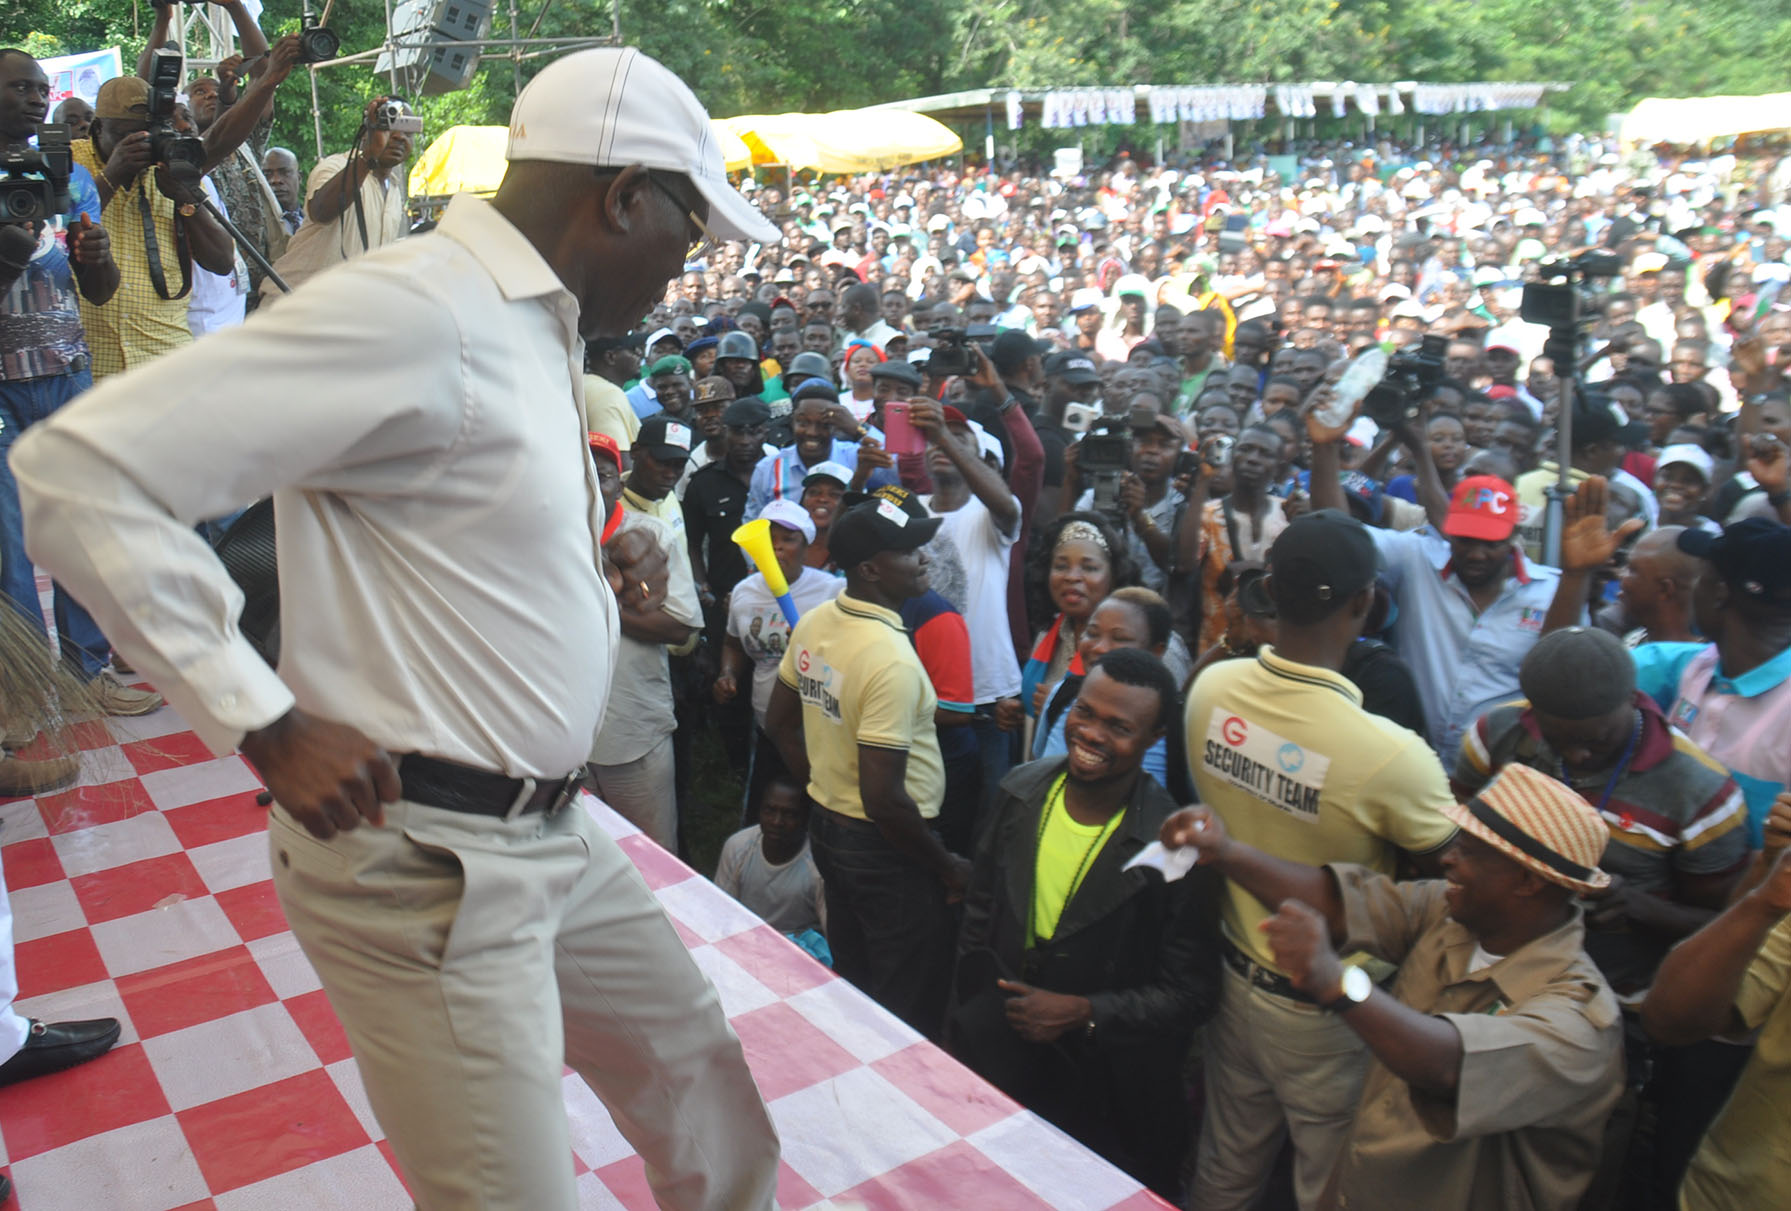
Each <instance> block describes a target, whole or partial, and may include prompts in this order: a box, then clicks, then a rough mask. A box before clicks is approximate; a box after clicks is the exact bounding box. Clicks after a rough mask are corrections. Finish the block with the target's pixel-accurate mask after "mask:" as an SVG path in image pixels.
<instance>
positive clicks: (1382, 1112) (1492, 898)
mask: <svg viewBox="0 0 1791 1211" xmlns="http://www.w3.org/2000/svg"><path fill="white" fill-rule="evenodd" d="M1448 814H1449V816H1450V817H1451V818H1452V819H1453V820H1454V821H1455V823H1456V824H1457V825H1459V826H1460V828H1461V830H1462V831H1461V833H1460V834H1459V835H1458V837H1457V839H1456V842H1455V844H1454V845H1453V846H1452V847H1451V848H1450V849H1449V850H1448V851H1447V852H1446V853H1445V854H1444V856H1443V876H1444V877H1443V878H1442V879H1440V880H1428V881H1422V882H1415V883H1395V882H1393V881H1392V880H1391V879H1388V878H1386V877H1385V876H1384V875H1379V874H1375V873H1374V872H1372V871H1370V870H1368V869H1366V868H1364V867H1360V866H1350V865H1344V864H1334V865H1329V866H1307V865H1304V864H1301V863H1298V862H1287V861H1283V860H1282V859H1279V858H1274V857H1271V856H1269V855H1268V854H1265V853H1263V852H1262V851H1260V850H1257V849H1252V848H1251V847H1249V846H1247V845H1244V844H1242V843H1241V842H1238V841H1233V840H1231V839H1230V838H1229V837H1228V836H1227V835H1226V832H1225V826H1224V824H1223V823H1221V821H1220V819H1219V817H1218V816H1216V815H1214V814H1213V813H1212V812H1211V811H1210V810H1208V809H1207V808H1204V807H1194V808H1188V809H1186V810H1184V811H1181V812H1178V813H1176V814H1175V815H1174V816H1171V817H1170V818H1169V819H1168V820H1167V821H1165V822H1164V825H1163V830H1162V841H1163V843H1164V844H1165V845H1167V846H1172V847H1181V846H1194V847H1196V848H1197V849H1198V851H1199V861H1200V862H1201V863H1203V864H1210V865H1212V866H1214V867H1216V868H1217V869H1218V871H1219V872H1220V873H1221V874H1223V875H1224V876H1225V877H1226V878H1228V879H1230V880H1231V881H1232V882H1234V883H1236V884H1237V885H1238V886H1240V887H1242V888H1243V889H1245V890H1246V891H1248V892H1249V893H1250V894H1252V895H1254V896H1255V897H1257V898H1258V899H1259V900H1261V901H1262V902H1263V904H1264V905H1266V906H1267V907H1268V908H1269V909H1270V910H1271V911H1272V912H1273V913H1274V915H1273V916H1271V917H1269V918H1268V919H1267V920H1266V921H1264V922H1263V923H1262V926H1261V928H1262V930H1263V933H1264V934H1265V935H1267V937H1268V940H1269V945H1270V946H1271V947H1272V948H1273V949H1274V952H1275V963H1276V966H1278V967H1280V968H1281V969H1282V970H1284V971H1286V972H1287V973H1288V978H1289V979H1290V980H1291V981H1292V982H1293V985H1294V987H1295V988H1297V989H1299V990H1300V991H1301V992H1303V993H1306V994H1307V995H1309V996H1311V997H1313V998H1314V999H1315V1000H1317V1002H1318V1003H1319V1005H1320V1006H1321V1007H1322V1008H1323V1009H1325V1010H1328V1011H1330V1012H1334V1013H1337V1014H1338V1015H1339V1016H1341V1017H1342V1019H1343V1021H1344V1022H1345V1023H1347V1024H1348V1025H1349V1027H1350V1028H1351V1029H1352V1030H1354V1031H1355V1032H1356V1033H1357V1034H1359V1035H1361V1036H1362V1041H1363V1042H1364V1043H1366V1044H1367V1045H1368V1049H1369V1051H1370V1052H1372V1053H1373V1055H1374V1063H1373V1064H1372V1066H1371V1067H1370V1069H1369V1073H1368V1080H1367V1083H1366V1084H1365V1086H1364V1087H1363V1090H1362V1101H1361V1103H1360V1106H1359V1108H1358V1109H1357V1111H1356V1120H1355V1124H1354V1126H1353V1127H1352V1128H1351V1131H1350V1136H1349V1140H1348V1142H1347V1144H1346V1145H1345V1147H1344V1149H1343V1152H1342V1155H1341V1156H1340V1158H1339V1160H1338V1162H1337V1168H1336V1169H1335V1170H1334V1171H1333V1172H1332V1174H1331V1178H1330V1181H1329V1183H1328V1185H1327V1187H1326V1189H1325V1192H1324V1194H1323V1196H1322V1197H1321V1198H1320V1200H1319V1205H1320V1206H1321V1207H1338V1208H1342V1207H1357V1208H1383V1207H1409V1206H1427V1207H1448V1208H1451V1211H1507V1209H1509V1208H1512V1207H1529V1208H1536V1209H1538V1211H1541V1209H1546V1208H1556V1209H1559V1211H1567V1209H1569V1208H1572V1207H1574V1206H1575V1205H1576V1204H1577V1203H1578V1201H1579V1198H1580V1195H1581V1194H1582V1193H1583V1192H1584V1191H1585V1188H1586V1185H1587V1183H1588V1182H1590V1181H1591V1178H1592V1174H1593V1170H1594V1169H1595V1168H1596V1167H1597V1164H1598V1154H1599V1148H1600V1146H1601V1144H1602V1142H1603V1134H1604V1124H1605V1120H1606V1118H1608V1117H1609V1115H1610V1111H1611V1107H1612V1106H1613V1105H1614V1104H1615V1103H1616V1101H1617V1097H1618V1095H1619V1093H1620V1092H1621V1084H1622V1075H1623V1047H1622V1028H1621V1025H1620V1020H1619V1017H1618V1010H1617V1001H1616V998H1615V997H1614V996H1612V994H1611V990H1610V988H1609V987H1608V986H1607V985H1606V984H1605V981H1604V977H1603V976H1601V975H1599V973H1598V968H1597V967H1596V966H1594V965H1593V963H1592V961H1591V960H1590V959H1589V958H1587V957H1586V953H1585V949H1584V945H1583V944H1584V941H1585V932H1586V931H1585V924H1584V921H1583V917H1582V913H1581V911H1580V909H1579V908H1578V906H1577V905H1576V904H1575V902H1574V897H1575V895H1576V894H1582V893H1589V892H1593V891H1597V890H1599V889H1602V888H1603V887H1605V886H1606V885H1607V884H1608V883H1609V882H1610V879H1609V876H1607V875H1606V874H1605V873H1604V872H1603V871H1601V870H1599V869H1598V866H1597V863H1598V859H1599V855H1600V854H1602V853H1603V852H1604V847H1605V840H1606V835H1607V834H1606V830H1605V827H1604V822H1603V821H1602V820H1600V819H1599V816H1598V813H1597V812H1596V811H1594V810H1593V809H1592V807H1591V806H1590V805H1588V804H1587V803H1586V801H1585V800H1584V799H1582V798H1580V796H1579V795H1578V794H1576V793H1575V792H1574V791H1573V790H1572V789H1571V788H1569V787H1567V786H1565V785H1564V784H1562V783H1560V782H1557V781H1555V780H1554V779H1553V778H1550V777H1549V776H1548V775H1546V774H1542V773H1538V772H1537V771H1536V770H1533V769H1531V768H1529V767H1528V766H1522V765H1511V766H1507V767H1505V769H1504V770H1502V771H1501V772H1500V773H1499V776H1498V777H1496V778H1494V779H1493V780H1492V781H1491V782H1490V783H1488V784H1487V785H1486V787H1485V788H1484V789H1483V790H1482V791H1481V792H1480V794H1479V795H1477V796H1475V797H1474V798H1473V799H1470V800H1469V801H1468V802H1467V803H1466V804H1464V805H1461V806H1458V807H1454V808H1452V809H1450V810H1449V812H1448ZM1356 950H1361V951H1366V952H1367V953H1369V954H1371V955H1374V956H1377V957H1379V958H1384V959H1387V960H1389V961H1390V962H1394V963H1398V964H1400V968H1399V974H1398V976H1397V977H1396V979H1395V981H1394V983H1393V988H1392V991H1391V992H1387V991H1384V990H1382V989H1380V988H1377V987H1376V986H1375V985H1374V983H1373V982H1372V981H1371V980H1370V979H1369V978H1368V974H1367V972H1366V971H1364V970H1363V969H1362V968H1360V967H1354V966H1346V965H1345V964H1344V963H1343V961H1342V960H1341V959H1339V958H1338V955H1339V953H1340V952H1341V953H1344V954H1347V953H1350V952H1352V951H1356Z"/></svg>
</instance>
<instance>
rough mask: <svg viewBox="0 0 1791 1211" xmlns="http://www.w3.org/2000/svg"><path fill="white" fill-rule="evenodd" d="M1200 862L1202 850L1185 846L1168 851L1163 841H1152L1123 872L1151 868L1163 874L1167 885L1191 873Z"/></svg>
mask: <svg viewBox="0 0 1791 1211" xmlns="http://www.w3.org/2000/svg"><path fill="white" fill-rule="evenodd" d="M1199 860H1200V849H1199V848H1198V847H1197V846H1193V845H1184V846H1182V847H1180V848H1179V849H1167V848H1165V847H1164V845H1163V843H1162V842H1161V841H1152V842H1151V843H1150V844H1149V845H1147V846H1145V847H1144V848H1143V849H1141V850H1139V851H1138V853H1137V854H1136V855H1135V856H1134V857H1133V858H1132V860H1131V861H1130V862H1127V863H1126V864H1125V866H1123V867H1121V869H1122V870H1131V869H1132V868H1133V867H1134V866H1151V867H1155V868H1156V869H1157V870H1159V871H1161V872H1162V873H1163V881H1164V882H1165V883H1173V882H1175V881H1176V880H1177V879H1179V878H1181V877H1182V876H1183V875H1185V874H1187V873H1188V872H1189V871H1191V870H1193V869H1194V864H1195V863H1196V862H1198V861H1199Z"/></svg>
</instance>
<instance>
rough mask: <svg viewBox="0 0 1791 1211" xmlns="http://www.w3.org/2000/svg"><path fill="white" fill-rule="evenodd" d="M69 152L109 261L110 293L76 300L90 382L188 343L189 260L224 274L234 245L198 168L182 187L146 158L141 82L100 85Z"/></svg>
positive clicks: (144, 86) (129, 79) (144, 85)
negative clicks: (89, 193) (113, 266)
mask: <svg viewBox="0 0 1791 1211" xmlns="http://www.w3.org/2000/svg"><path fill="white" fill-rule="evenodd" d="M74 154H75V162H76V163H77V164H79V165H81V166H82V167H83V168H85V169H87V171H88V172H90V173H92V174H93V183H94V184H95V185H96V186H98V187H99V196H100V208H101V212H100V215H99V216H96V217H98V218H99V219H100V221H101V222H102V223H103V225H104V226H105V228H106V230H107V231H108V232H110V233H111V235H112V259H113V260H115V261H117V262H118V274H119V280H118V290H117V291H116V292H115V293H114V294H113V295H112V297H111V298H109V299H107V300H106V301H105V302H104V303H95V302H91V301H89V300H88V299H85V298H83V299H82V300H81V323H82V325H83V326H84V327H85V328H86V329H87V344H88V346H89V348H90V349H91V350H92V352H93V380H94V381H95V382H99V381H100V380H101V379H103V378H106V377H107V376H109V375H114V374H122V373H124V372H125V371H126V370H129V369H132V368H134V367H137V366H141V365H143V364H144V363H146V362H149V361H152V360H154V359H155V358H158V357H161V356H162V355H163V354H165V353H170V352H172V351H174V350H176V349H179V348H181V347H182V346H184V345H188V344H191V343H192V340H193V333H192V330H191V329H190V328H188V327H187V298H186V295H187V293H188V290H189V288H190V284H191V280H192V267H193V266H194V265H198V266H199V267H200V268H201V269H206V270H209V271H211V272H212V273H218V274H225V275H228V274H230V273H231V272H232V271H233V270H234V269H235V268H236V247H235V245H233V244H232V243H231V242H230V236H229V234H228V233H227V232H226V231H225V230H224V228H223V227H222V226H221V225H220V224H219V223H218V221H217V220H216V219H214V218H212V216H211V214H210V213H209V212H208V211H207V210H206V209H205V208H204V207H203V206H201V205H199V203H200V201H201V200H203V198H204V196H205V195H204V194H203V193H202V192H200V187H199V179H198V177H197V175H195V176H194V177H193V179H192V182H191V184H183V183H182V182H181V181H179V180H177V179H176V178H175V176H174V174H173V173H172V172H171V171H170V170H169V168H168V167H167V165H165V164H155V163H154V161H153V159H152V155H153V151H152V146H151V141H150V137H149V82H148V81H146V80H144V79H142V78H140V77H138V76H119V77H117V78H116V79H112V80H107V81H106V82H105V83H104V84H102V85H100V90H99V97H98V98H97V100H96V102H95V104H94V107H93V126H92V128H91V131H90V134H89V138H88V139H87V140H86V141H85V142H80V143H76V144H75V145H74ZM152 169H153V171H151V170H152ZM240 381H245V382H246V381H248V380H246V379H245V380H240ZM214 385H215V384H214ZM221 394H225V395H231V396H232V398H234V395H233V393H230V392H223V393H221Z"/></svg>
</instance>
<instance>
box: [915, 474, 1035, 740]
mask: <svg viewBox="0 0 1791 1211" xmlns="http://www.w3.org/2000/svg"><path fill="white" fill-rule="evenodd" d="M921 501H922V503H924V504H925V505H926V506H927V511H928V512H929V513H931V514H932V515H933V516H934V517H938V518H942V519H943V524H942V525H941V526H940V527H939V539H943V540H945V541H946V542H949V543H950V544H951V545H952V546H953V547H954V548H956V549H957V552H958V557H959V559H960V560H962V561H963V564H964V576H965V580H966V592H965V602H964V608H963V611H962V612H963V615H964V625H965V626H966V627H967V628H969V631H970V672H971V680H972V681H973V682H974V684H975V687H976V703H977V705H978V706H982V705H985V704H987V703H990V702H994V701H995V700H996V699H998V698H1012V697H1014V696H1016V695H1018V694H1019V692H1020V662H1019V660H1018V659H1016V658H1015V656H1014V640H1013V633H1012V631H1011V629H1010V628H1009V626H1008V620H1007V575H1008V570H1007V569H1008V560H1009V558H1010V557H1011V556H1012V554H1013V548H1014V541H1015V540H1016V539H1017V538H1018V537H1019V535H1020V523H1019V520H1018V516H1017V512H1018V510H1019V507H1020V504H1019V501H1018V499H1014V509H1015V510H1016V518H1015V521H1014V529H1013V532H1012V533H1008V534H1003V533H1002V532H1001V529H1000V527H998V526H997V525H996V524H995V515H994V514H992V513H990V512H989V507H988V506H987V505H985V504H983V502H982V501H980V500H978V499H977V498H976V497H974V496H972V497H971V498H970V499H969V500H968V501H967V502H965V504H964V507H963V508H961V509H955V510H953V511H952V512H950V513H941V512H939V511H938V510H937V509H935V508H933V498H932V497H930V496H924V497H922V498H921ZM935 541H937V540H935Z"/></svg>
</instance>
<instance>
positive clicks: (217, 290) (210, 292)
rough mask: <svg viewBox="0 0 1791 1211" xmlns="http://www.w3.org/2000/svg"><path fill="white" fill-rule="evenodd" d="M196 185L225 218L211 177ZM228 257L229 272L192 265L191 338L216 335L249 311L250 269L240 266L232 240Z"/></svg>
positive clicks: (189, 316) (228, 214) (190, 294)
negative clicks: (234, 259)
mask: <svg viewBox="0 0 1791 1211" xmlns="http://www.w3.org/2000/svg"><path fill="white" fill-rule="evenodd" d="M199 185H200V187H201V188H203V189H204V190H205V196H206V197H208V198H210V199H211V204H212V205H213V206H216V207H217V208H218V210H219V212H220V213H222V214H223V216H224V217H225V218H229V217H230V212H229V211H228V210H227V209H225V207H224V199H223V198H221V197H219V196H218V189H217V186H215V185H213V184H212V183H211V178H210V177H200V178H199ZM230 251H231V255H232V256H234V257H235V258H236V263H235V264H234V265H232V266H231V268H230V272H229V273H213V272H212V271H211V270H209V269H207V268H205V267H204V266H203V265H201V264H199V263H198V262H197V261H195V262H193V266H192V279H193V288H192V290H191V292H190V293H188V295H187V327H188V328H191V329H192V330H193V335H194V337H201V336H204V335H205V334H206V333H208V332H216V331H217V330H218V329H220V328H232V327H235V326H236V325H237V324H240V323H242V322H243V317H244V315H245V314H246V313H247V309H248V303H249V299H248V295H249V269H248V266H246V265H244V264H243V254H242V253H241V252H240V251H239V250H238V249H237V247H236V245H235V242H234V241H233V242H232V243H231V246H230Z"/></svg>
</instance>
